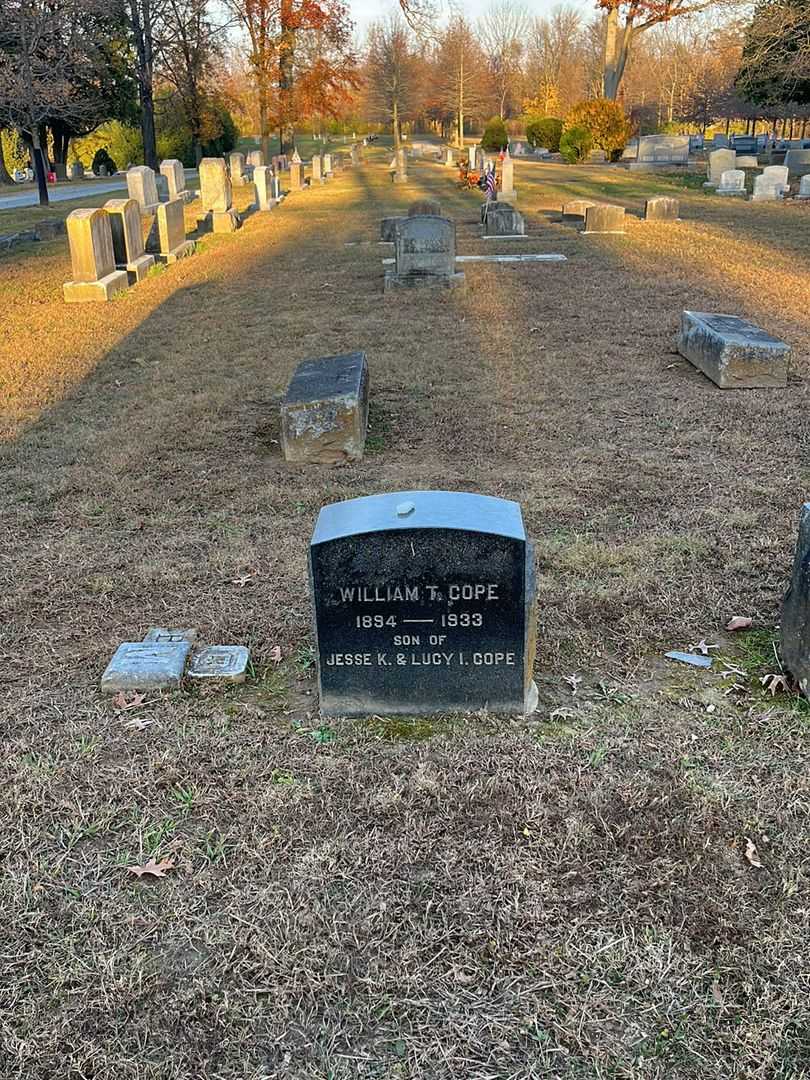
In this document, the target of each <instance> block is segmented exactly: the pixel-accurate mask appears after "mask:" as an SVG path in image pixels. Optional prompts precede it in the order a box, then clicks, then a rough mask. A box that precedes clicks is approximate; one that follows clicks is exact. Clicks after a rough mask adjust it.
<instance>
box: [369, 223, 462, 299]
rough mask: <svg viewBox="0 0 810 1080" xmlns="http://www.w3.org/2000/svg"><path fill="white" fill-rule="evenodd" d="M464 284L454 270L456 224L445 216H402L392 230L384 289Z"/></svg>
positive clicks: (445, 286) (451, 286)
mask: <svg viewBox="0 0 810 1080" xmlns="http://www.w3.org/2000/svg"><path fill="white" fill-rule="evenodd" d="M463 284H464V274H463V273H457V272H456V226H455V224H454V223H453V222H452V221H450V220H449V219H448V218H443V217H437V216H433V215H425V216H423V217H408V218H404V219H403V220H402V221H401V222H400V223H399V225H398V226H397V228H396V230H395V233H394V267H393V268H392V269H390V270H388V271H387V272H386V275H385V290H386V292H387V291H389V290H390V289H397V288H411V289H413V288H421V287H424V286H439V287H444V288H453V287H455V286H459V285H463Z"/></svg>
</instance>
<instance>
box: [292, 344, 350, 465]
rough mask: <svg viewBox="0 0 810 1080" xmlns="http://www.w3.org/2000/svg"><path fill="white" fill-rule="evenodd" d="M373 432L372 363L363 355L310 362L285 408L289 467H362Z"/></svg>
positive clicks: (302, 369)
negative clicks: (369, 431) (370, 429)
mask: <svg viewBox="0 0 810 1080" xmlns="http://www.w3.org/2000/svg"><path fill="white" fill-rule="evenodd" d="M367 428H368V363H367V362H366V354H365V353H363V352H357V353H348V354H345V355H342V356H327V357H324V358H322V359H319V360H305V361H304V362H303V363H302V364H299V365H298V367H297V368H296V370H295V374H294V375H293V377H292V379H291V380H290V385H289V386H288V387H287V393H286V394H285V395H284V400H283V401H282V403H281V446H282V450H283V452H284V457H285V458H286V459H287V461H294V462H302V463H314V464H321V465H336V464H340V463H341V462H344V461H359V460H360V459H361V458H362V456H363V450H364V448H365V443H366V430H367Z"/></svg>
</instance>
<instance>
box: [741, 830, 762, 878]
mask: <svg viewBox="0 0 810 1080" xmlns="http://www.w3.org/2000/svg"><path fill="white" fill-rule="evenodd" d="M745 857H746V859H748V861H749V863H750V864H751V865H752V866H756V867H757V869H758V870H761V869H762V863H761V862H760V861H759V855H758V854H757V846H756V844H755V843H754V841H753V840H752V839H751V837H750V836H746V838H745Z"/></svg>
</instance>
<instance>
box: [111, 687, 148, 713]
mask: <svg viewBox="0 0 810 1080" xmlns="http://www.w3.org/2000/svg"><path fill="white" fill-rule="evenodd" d="M144 701H146V694H133V695H132V697H131V698H128V697H127V695H126V694H125V693H124V691H123V690H119V691H118V693H117V694H116V695H115V697H114V698H113V699H112V703H113V707H114V708H116V709H118V711H119V712H126V710H127V709H137V708H138V706H139V705H143V703H144Z"/></svg>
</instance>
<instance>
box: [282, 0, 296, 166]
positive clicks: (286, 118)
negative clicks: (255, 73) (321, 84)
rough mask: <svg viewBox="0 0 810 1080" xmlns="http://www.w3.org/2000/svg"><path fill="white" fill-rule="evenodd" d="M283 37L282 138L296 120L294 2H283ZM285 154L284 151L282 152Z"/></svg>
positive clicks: (290, 0) (283, 0)
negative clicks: (294, 114) (293, 102)
mask: <svg viewBox="0 0 810 1080" xmlns="http://www.w3.org/2000/svg"><path fill="white" fill-rule="evenodd" d="M280 23H281V36H280V41H279V46H278V90H279V106H280V107H279V112H280V114H281V130H282V138H283V133H284V131H285V130H286V129H289V128H290V126H291V124H292V121H293V119H294V117H293V115H292V112H293V108H292V89H293V61H294V59H295V29H294V26H293V12H292V0H281V19H280ZM282 153H283V150H282Z"/></svg>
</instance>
